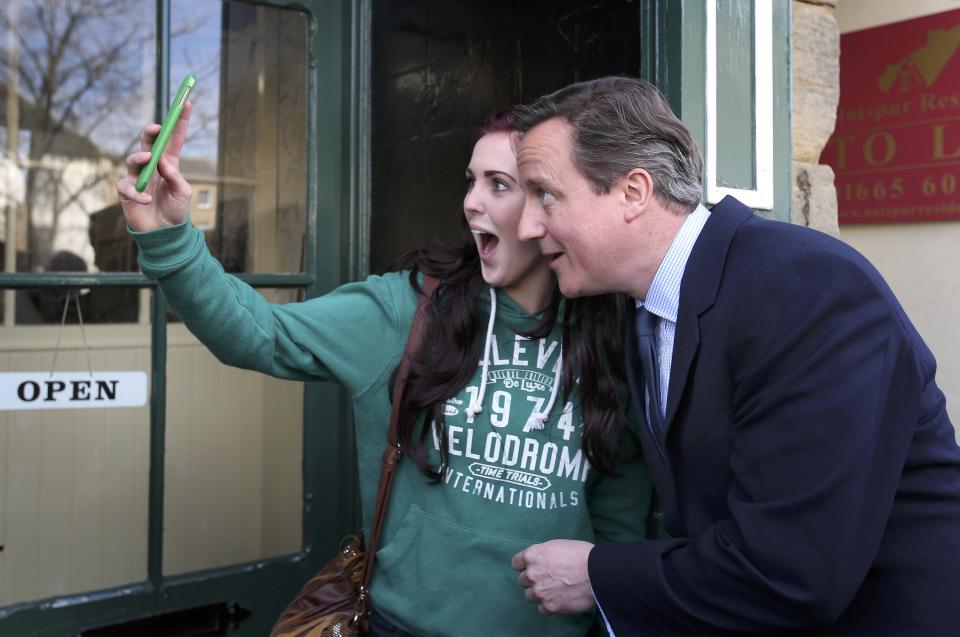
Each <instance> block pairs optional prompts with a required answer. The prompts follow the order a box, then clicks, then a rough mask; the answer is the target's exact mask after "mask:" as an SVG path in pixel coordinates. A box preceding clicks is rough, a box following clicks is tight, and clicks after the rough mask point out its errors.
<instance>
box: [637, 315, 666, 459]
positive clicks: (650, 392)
mask: <svg viewBox="0 0 960 637" xmlns="http://www.w3.org/2000/svg"><path fill="white" fill-rule="evenodd" d="M634 324H635V325H636V330H637V353H638V354H639V356H640V366H641V367H642V368H643V381H644V386H645V387H646V389H647V399H648V400H647V425H648V426H649V427H650V433H651V435H653V439H654V440H655V441H656V443H657V446H658V447H659V448H660V452H661V453H663V442H664V440H663V439H664V435H663V415H662V414H663V411H662V410H661V409H660V366H659V365H658V364H657V339H656V330H657V315H656V314H651V313H650V312H648V311H647V308H645V307H641V308H637V314H636V316H635V317H634Z"/></svg>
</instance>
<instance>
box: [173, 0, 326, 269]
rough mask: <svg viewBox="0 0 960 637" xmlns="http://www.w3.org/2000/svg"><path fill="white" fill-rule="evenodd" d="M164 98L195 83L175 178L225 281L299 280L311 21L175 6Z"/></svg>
mask: <svg viewBox="0 0 960 637" xmlns="http://www.w3.org/2000/svg"><path fill="white" fill-rule="evenodd" d="M171 20H172V24H173V31H174V44H173V47H172V50H171V59H170V68H171V70H170V82H171V84H170V91H171V95H173V94H175V93H176V90H177V88H178V87H179V85H180V82H181V80H182V79H183V78H184V77H185V76H186V75H187V74H189V73H193V74H194V75H196V76H197V86H196V88H195V89H194V92H193V95H192V97H191V101H192V102H193V115H192V116H191V120H190V136H189V138H188V141H187V145H186V147H185V149H184V153H183V161H182V165H181V170H182V171H183V173H184V175H185V176H186V178H187V180H188V181H190V183H191V184H192V186H193V200H192V201H191V204H190V214H191V217H192V219H193V223H194V225H196V226H198V227H199V228H201V229H202V230H203V231H204V234H205V235H206V237H207V244H208V245H209V246H210V248H211V250H212V251H213V253H214V254H215V255H216V256H217V257H218V258H219V259H220V260H221V262H222V263H223V265H224V267H225V268H226V270H227V271H228V272H303V242H304V231H305V228H306V203H307V194H306V193H307V187H306V175H307V151H306V149H307V140H306V137H307V134H306V124H307V118H306V113H307V102H306V99H307V92H306V85H307V15H306V14H304V13H299V12H295V11H288V10H284V9H277V8H274V7H266V6H257V5H253V4H248V3H244V2H194V1H193V0H174V2H173V3H172V11H171Z"/></svg>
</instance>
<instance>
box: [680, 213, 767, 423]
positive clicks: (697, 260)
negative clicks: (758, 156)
mask: <svg viewBox="0 0 960 637" xmlns="http://www.w3.org/2000/svg"><path fill="white" fill-rule="evenodd" d="M752 217H753V210H752V209H750V208H748V207H747V206H744V205H743V204H742V203H740V202H739V201H737V200H736V199H734V198H733V197H730V196H727V197H724V198H723V200H722V201H720V203H718V204H717V205H716V206H714V207H713V208H712V209H711V214H710V218H709V219H708V220H707V223H706V225H704V226H703V230H702V231H701V232H700V236H699V237H697V242H696V243H695V244H694V246H693V252H691V253H690V258H689V259H688V260H687V265H686V267H685V269H684V271H683V279H682V281H681V283H680V306H679V308H678V310H677V331H676V336H675V338H674V341H673V359H672V362H671V366H670V387H669V389H668V391H667V416H666V418H665V419H664V423H663V426H664V436H666V435H667V433H669V431H670V426H671V425H672V424H673V421H674V418H675V417H676V415H677V410H678V409H679V407H680V402H681V399H682V398H683V392H684V390H685V388H686V385H687V379H688V377H689V375H690V368H691V366H692V365H693V361H694V359H695V358H696V356H697V350H698V349H699V348H700V316H701V315H702V314H703V313H704V312H706V311H707V310H708V309H710V307H711V306H712V305H713V303H714V301H716V298H717V291H718V290H719V288H720V281H721V280H722V278H723V266H724V263H725V262H726V258H727V251H728V250H729V248H730V244H731V242H732V241H733V237H734V235H735V234H736V232H737V229H738V228H739V227H740V226H741V225H743V224H744V223H745V222H746V221H747V220H749V219H750V218H752Z"/></svg>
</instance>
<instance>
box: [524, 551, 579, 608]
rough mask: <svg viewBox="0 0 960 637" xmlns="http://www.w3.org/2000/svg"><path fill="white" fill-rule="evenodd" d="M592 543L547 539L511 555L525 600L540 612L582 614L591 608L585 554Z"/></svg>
mask: <svg viewBox="0 0 960 637" xmlns="http://www.w3.org/2000/svg"><path fill="white" fill-rule="evenodd" d="M592 548H593V544H591V543H590V542H581V541H578V540H550V541H549V542H544V543H543V544H534V545H533V546H529V547H527V548H526V549H524V550H523V551H520V552H519V553H517V554H516V555H514V556H513V560H511V564H512V566H513V568H514V570H517V571H520V575H519V576H518V577H517V581H518V582H519V583H520V586H522V587H523V588H524V589H525V590H524V597H526V598H527V601H528V602H536V603H538V604H539V606H538V610H539V611H540V612H541V613H543V614H544V615H551V614H553V613H582V612H585V611H588V610H590V609H591V608H593V589H592V588H590V576H589V574H588V573H587V557H589V555H590V550H591V549H592Z"/></svg>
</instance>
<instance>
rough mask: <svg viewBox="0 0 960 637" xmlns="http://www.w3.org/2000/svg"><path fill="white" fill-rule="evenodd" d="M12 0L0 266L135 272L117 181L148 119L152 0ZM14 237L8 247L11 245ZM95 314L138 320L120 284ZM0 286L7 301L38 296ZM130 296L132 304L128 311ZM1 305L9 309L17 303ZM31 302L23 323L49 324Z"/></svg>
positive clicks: (1, 131)
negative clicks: (119, 6)
mask: <svg viewBox="0 0 960 637" xmlns="http://www.w3.org/2000/svg"><path fill="white" fill-rule="evenodd" d="M116 4H117V3H116V0H90V1H85V2H69V3H64V2H53V1H52V0H7V1H6V2H4V3H3V11H2V12H0V46H2V47H3V54H2V56H0V100H2V101H3V104H2V106H0V147H2V149H3V154H2V155H0V242H2V249H3V253H4V270H6V271H9V272H12V271H18V272H44V271H87V272H97V271H133V270H136V262H135V259H131V258H130V256H131V255H134V256H135V253H133V252H132V249H131V245H130V241H129V239H128V238H127V237H126V231H125V226H124V223H123V217H122V215H121V214H120V207H119V204H118V203H117V196H116V190H115V189H114V183H115V182H116V180H117V179H118V178H119V177H120V176H122V174H123V171H124V168H123V159H124V157H126V155H127V154H129V153H130V152H131V151H132V150H134V149H135V147H136V146H135V145H136V143H137V133H138V132H139V130H140V129H141V128H142V127H143V123H144V122H147V121H149V120H150V118H151V114H152V112H153V107H154V106H153V105H154V86H155V79H154V77H155V66H156V50H155V41H156V28H155V24H154V20H155V13H156V2H155V0H127V1H126V2H124V3H123V8H122V10H117V8H116ZM13 245H16V250H10V254H9V257H8V256H7V255H6V252H7V250H6V248H7V246H11V247H12V246H13ZM105 294H107V295H108V296H109V295H113V296H115V297H116V298H113V299H112V300H110V302H108V303H107V307H108V308H109V307H114V308H120V307H124V308H125V310H126V311H125V312H124V311H118V312H116V313H113V312H109V311H108V312H106V313H105V314H104V315H102V316H101V317H98V318H94V317H91V321H92V322H95V321H110V322H117V321H125V320H132V319H130V318H129V316H124V314H127V315H131V314H132V315H133V316H136V314H137V312H136V304H137V302H138V297H137V295H133V296H132V297H131V298H129V299H128V298H125V297H124V295H123V293H121V292H120V291H118V290H113V291H110V292H105ZM17 296H19V297H20V298H18V299H17V300H16V303H14V301H13V297H14V293H13V292H9V293H8V294H6V295H4V297H5V305H7V306H13V305H20V304H26V305H28V306H31V305H32V306H33V308H32V309H37V308H36V303H35V300H34V299H31V298H29V297H27V295H24V294H23V293H20V294H18V295H17ZM129 303H133V308H132V310H131V309H130V307H129ZM5 311H6V312H12V311H14V310H13V308H11V307H6V308H5ZM37 315H38V312H27V313H26V314H24V315H23V316H22V317H19V318H18V319H17V320H16V322H17V323H36V322H45V321H44V320H42V319H38V318H37Z"/></svg>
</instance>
